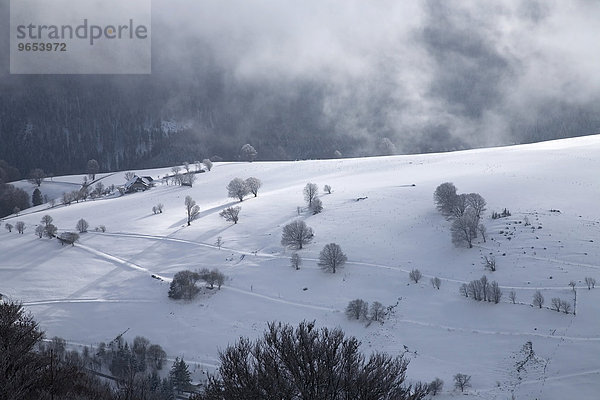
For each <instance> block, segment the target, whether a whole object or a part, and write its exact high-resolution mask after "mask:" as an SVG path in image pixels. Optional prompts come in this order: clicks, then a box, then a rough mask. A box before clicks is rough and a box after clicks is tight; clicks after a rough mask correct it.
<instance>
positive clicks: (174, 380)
mask: <svg viewBox="0 0 600 400" xmlns="http://www.w3.org/2000/svg"><path fill="white" fill-rule="evenodd" d="M169 378H171V384H172V385H173V388H174V389H175V390H177V392H179V393H181V392H182V391H183V390H185V389H187V388H188V387H189V386H190V383H191V382H192V379H191V375H190V371H189V369H188V365H187V364H186V363H185V361H183V358H181V359H179V357H177V358H175V362H174V363H173V366H172V367H171V372H169Z"/></svg>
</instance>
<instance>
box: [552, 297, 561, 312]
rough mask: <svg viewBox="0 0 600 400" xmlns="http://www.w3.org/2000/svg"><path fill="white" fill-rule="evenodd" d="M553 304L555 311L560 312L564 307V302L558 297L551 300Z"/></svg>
mask: <svg viewBox="0 0 600 400" xmlns="http://www.w3.org/2000/svg"><path fill="white" fill-rule="evenodd" d="M551 304H552V309H553V310H555V311H560V308H561V306H562V300H561V299H560V298H558V297H553V298H552V300H551Z"/></svg>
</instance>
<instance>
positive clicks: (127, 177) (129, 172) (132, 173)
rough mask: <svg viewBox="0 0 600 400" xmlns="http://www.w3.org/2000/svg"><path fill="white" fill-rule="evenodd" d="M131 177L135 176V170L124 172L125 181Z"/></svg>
mask: <svg viewBox="0 0 600 400" xmlns="http://www.w3.org/2000/svg"><path fill="white" fill-rule="evenodd" d="M133 178H135V172H132V171H127V172H125V181H126V182H129V181H130V180H132V179H133Z"/></svg>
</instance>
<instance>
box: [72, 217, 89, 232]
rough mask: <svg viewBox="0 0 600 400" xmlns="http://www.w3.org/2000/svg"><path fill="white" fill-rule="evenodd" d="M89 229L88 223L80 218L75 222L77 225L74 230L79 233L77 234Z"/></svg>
mask: <svg viewBox="0 0 600 400" xmlns="http://www.w3.org/2000/svg"><path fill="white" fill-rule="evenodd" d="M89 227H90V224H88V222H87V221H86V220H85V219H83V218H81V219H80V220H79V221H77V225H76V226H75V229H77V230H78V231H79V233H85V232H87V230H88V228H89Z"/></svg>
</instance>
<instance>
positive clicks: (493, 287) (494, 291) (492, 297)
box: [488, 281, 502, 304]
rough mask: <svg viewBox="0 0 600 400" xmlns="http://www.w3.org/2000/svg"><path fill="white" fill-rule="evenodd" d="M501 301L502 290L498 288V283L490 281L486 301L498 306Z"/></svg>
mask: <svg viewBox="0 0 600 400" xmlns="http://www.w3.org/2000/svg"><path fill="white" fill-rule="evenodd" d="M500 299H502V289H500V286H498V282H496V281H492V283H490V286H489V290H488V301H493V302H494V303H495V304H498V303H499V302H500Z"/></svg>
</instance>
